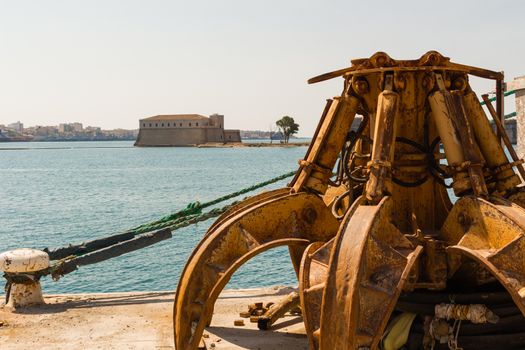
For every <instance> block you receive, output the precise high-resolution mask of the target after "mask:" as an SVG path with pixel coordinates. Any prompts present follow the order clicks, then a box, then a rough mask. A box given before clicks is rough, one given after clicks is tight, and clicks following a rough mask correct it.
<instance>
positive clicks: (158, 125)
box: [135, 114, 241, 147]
mask: <svg viewBox="0 0 525 350" xmlns="http://www.w3.org/2000/svg"><path fill="white" fill-rule="evenodd" d="M139 123H140V125H139V134H138V136H137V141H135V146H140V147H147V146H159V147H160V146H197V145H201V144H205V143H227V142H241V135H240V131H239V130H226V129H224V116H223V115H220V114H212V115H210V116H209V117H205V116H203V115H200V114H173V115H156V116H154V117H149V118H145V119H141V120H140V121H139Z"/></svg>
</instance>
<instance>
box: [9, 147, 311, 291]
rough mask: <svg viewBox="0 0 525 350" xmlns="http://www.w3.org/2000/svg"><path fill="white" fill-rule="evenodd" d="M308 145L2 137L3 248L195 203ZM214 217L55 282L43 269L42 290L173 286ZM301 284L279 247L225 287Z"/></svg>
mask: <svg viewBox="0 0 525 350" xmlns="http://www.w3.org/2000/svg"><path fill="white" fill-rule="evenodd" d="M305 153H306V147H290V148H288V147H286V148H285V147H282V148H281V147H261V148H257V147H247V148H189V147H188V148H136V147H133V143H132V142H129V141H122V142H120V141H118V142H117V141H113V142H30V143H0V252H1V251H5V250H9V249H14V248H21V247H28V248H38V249H42V248H44V247H50V248H54V247H62V246H66V245H68V244H69V243H80V242H82V241H86V240H91V239H94V238H99V237H103V236H107V235H111V234H114V233H116V232H122V231H124V230H125V229H127V228H131V227H133V226H136V225H138V224H142V223H145V222H149V221H152V220H155V219H158V218H160V217H162V216H164V215H166V214H169V213H172V212H175V211H177V210H180V209H182V208H184V207H185V206H186V205H187V204H188V203H190V202H194V201H201V202H205V201H209V200H212V199H214V198H217V197H220V196H222V195H225V194H228V193H231V192H234V191H237V190H239V189H241V188H244V187H247V186H251V185H253V184H256V183H258V182H261V181H264V180H267V179H270V178H272V177H275V176H278V175H281V174H284V173H286V172H289V171H292V170H296V169H297V160H298V159H300V158H302V157H303V156H304V154H305ZM287 181H289V179H287V180H284V181H280V182H279V183H276V184H273V185H271V186H268V187H267V189H272V188H278V187H283V186H285V184H286V183H287ZM260 191H261V190H258V192H260ZM221 205H223V204H219V206H221ZM213 220H214V219H210V220H208V221H204V222H200V223H198V224H196V225H192V226H189V227H185V228H182V229H179V230H176V231H174V232H173V238H171V239H169V240H166V241H163V242H160V243H157V244H155V245H153V246H150V247H148V248H144V249H141V250H138V251H135V252H132V253H128V254H125V255H122V256H120V257H116V258H113V259H110V260H107V261H104V262H101V263H97V264H94V265H89V266H82V267H80V268H79V269H78V271H75V272H73V273H71V274H69V275H66V276H64V277H63V278H62V279H60V281H58V282H53V281H51V279H50V278H49V277H44V278H43V279H42V283H43V288H44V290H45V292H46V293H70V292H113V291H146V290H174V289H175V288H176V286H177V283H178V280H179V278H180V274H181V271H182V268H183V267H184V264H185V262H186V260H187V259H188V256H189V254H190V253H191V251H192V250H193V248H194V247H195V245H196V244H197V242H198V241H199V240H200V239H201V238H202V236H203V234H204V232H205V231H206V229H207V228H208V227H209V226H210V225H211V224H212V223H213ZM296 283H297V282H296V278H295V273H294V271H293V267H292V265H291V263H290V259H289V256H288V252H287V249H286V248H284V247H281V248H276V249H273V250H270V251H267V252H265V253H263V254H261V255H259V256H257V257H255V258H254V259H252V260H250V261H249V262H248V263H247V264H246V265H244V266H243V267H241V268H240V269H239V270H238V271H237V272H236V273H235V274H234V275H233V277H232V279H231V281H230V283H229V285H228V286H227V288H249V287H259V286H269V285H276V284H286V285H290V284H296Z"/></svg>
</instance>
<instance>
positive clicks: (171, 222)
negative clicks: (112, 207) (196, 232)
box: [128, 171, 295, 235]
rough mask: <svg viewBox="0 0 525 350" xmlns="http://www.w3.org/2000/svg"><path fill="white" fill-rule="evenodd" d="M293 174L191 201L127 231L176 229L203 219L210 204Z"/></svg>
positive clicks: (141, 231)
mask: <svg viewBox="0 0 525 350" xmlns="http://www.w3.org/2000/svg"><path fill="white" fill-rule="evenodd" d="M294 174H295V171H290V172H288V173H286V174H283V175H280V176H277V177H274V178H272V179H269V180H266V181H263V182H259V183H258V184H255V185H253V186H250V187H246V188H243V189H241V190H239V191H236V192H233V193H230V194H227V195H225V196H222V197H219V198H216V199H214V200H212V201H209V202H204V203H200V202H193V203H190V204H188V205H187V206H186V208H184V209H182V210H179V211H177V212H175V213H173V214H170V215H166V216H164V217H162V218H160V219H159V220H155V221H152V222H149V223H145V224H142V225H139V226H136V227H134V228H132V229H130V230H128V231H129V232H133V233H134V234H136V235H138V234H141V233H145V232H150V231H154V230H159V229H163V228H171V229H175V230H176V229H177V228H179V226H178V225H180V224H184V222H185V221H187V220H190V221H193V220H197V221H203V220H200V218H199V217H200V215H205V214H207V213H205V214H201V213H202V209H204V208H207V207H210V206H212V205H215V204H219V203H221V202H224V201H227V200H229V199H232V198H235V197H238V196H240V195H242V194H246V193H249V192H252V191H255V190H257V189H259V188H262V187H266V186H268V185H271V184H273V183H275V182H278V181H281V180H284V179H286V178H288V177H291V176H293V175H294ZM216 212H217V211H216ZM219 215H220V214H218V215H215V216H219ZM212 217H213V216H212ZM206 220H207V219H206ZM197 221H196V222H197ZM184 226H188V225H185V224H184V225H183V226H181V227H184Z"/></svg>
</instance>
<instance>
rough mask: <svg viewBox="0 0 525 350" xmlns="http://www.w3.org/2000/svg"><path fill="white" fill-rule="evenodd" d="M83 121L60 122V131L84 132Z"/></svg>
mask: <svg viewBox="0 0 525 350" xmlns="http://www.w3.org/2000/svg"><path fill="white" fill-rule="evenodd" d="M82 129H83V128H82V123H63V124H58V132H61V133H66V132H82Z"/></svg>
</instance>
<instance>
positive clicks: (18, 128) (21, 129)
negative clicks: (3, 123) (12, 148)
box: [7, 121, 24, 133]
mask: <svg viewBox="0 0 525 350" xmlns="http://www.w3.org/2000/svg"><path fill="white" fill-rule="evenodd" d="M7 127H8V128H9V129H12V130H14V131H16V132H18V133H22V132H24V123H20V121H17V122H16V123H11V124H8V125H7Z"/></svg>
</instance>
